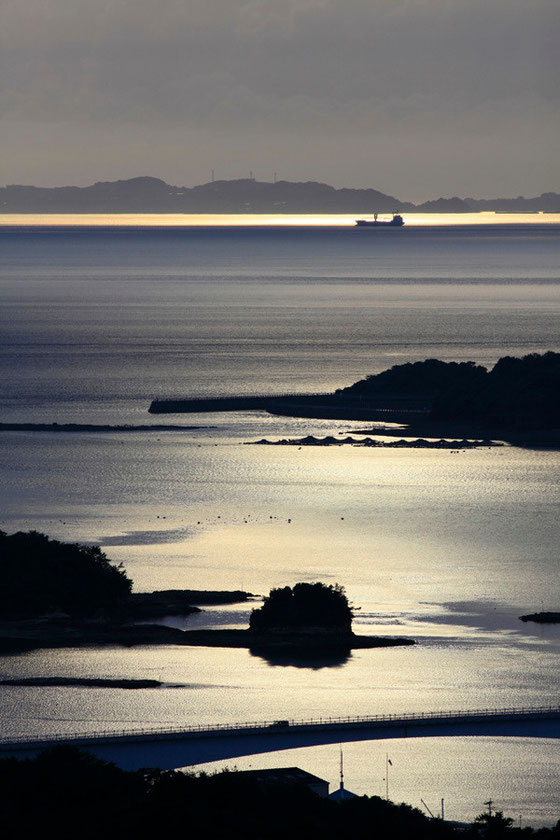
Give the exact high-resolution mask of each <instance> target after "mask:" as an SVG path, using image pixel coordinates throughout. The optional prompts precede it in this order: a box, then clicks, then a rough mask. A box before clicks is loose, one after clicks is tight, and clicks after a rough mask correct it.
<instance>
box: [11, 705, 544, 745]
mask: <svg viewBox="0 0 560 840" xmlns="http://www.w3.org/2000/svg"><path fill="white" fill-rule="evenodd" d="M556 715H560V706H553V705H549V706H537V707H515V706H507V707H503V708H486V709H457V710H451V711H449V710H447V711H438V712H408V713H402V714H401V713H394V714H384V715H348V716H346V717H319V718H307V719H305V718H304V719H300V720H295V719H282V720H265V721H242V722H239V723H216V724H196V725H188V726H172V727H163V726H160V727H148V728H142V729H127V730H111V729H103V730H93V731H89V732H81V733H57V734H55V735H48V736H45V737H42V738H41V737H37V736H36V735H35V736H22V737H16V738H9V737H2V738H0V749H2V748H4V749H6V748H7V747H17V746H20V745H21V746H22V747H25V746H26V745H37V746H39V745H45V746H50V745H54V744H60V743H68V744H71V743H78V742H79V743H83V742H91V741H100V740H109V739H110V740H123V739H126V740H128V739H134V738H149V737H150V736H151V737H154V738H163V737H165V736H171V737H173V736H178V735H181V736H184V737H189V736H190V735H193V736H204V735H206V736H211V735H217V736H219V735H220V734H221V735H225V734H235V733H240V734H241V733H244V734H250V732H263V731H264V730H267V731H269V732H270V731H271V730H276V731H278V732H280V731H285V730H292V731H297V730H299V729H302V728H307V727H313V728H335V727H346V726H353V727H367V726H371V725H381V726H382V725H391V724H392V725H395V726H397V725H399V724H405V725H406V724H407V723H420V724H421V723H424V724H429V723H438V722H445V721H447V722H449V721H451V720H457V721H465V722H468V721H469V720H473V719H474V720H476V719H480V718H500V717H502V718H503V717H548V716H556Z"/></svg>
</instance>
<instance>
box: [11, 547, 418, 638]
mask: <svg viewBox="0 0 560 840" xmlns="http://www.w3.org/2000/svg"><path fill="white" fill-rule="evenodd" d="M0 557H1V558H2V559H1V561H0V573H1V574H2V580H3V586H2V587H1V588H0V651H2V652H11V653H17V652H21V651H25V650H31V649H34V648H52V647H78V646H82V645H106V644H121V645H127V646H130V645H139V644H142V645H150V644H153V645H157V644H178V645H196V646H204V647H239V648H248V649H249V650H251V651H253V652H255V653H257V654H258V655H261V653H263V654H264V655H266V652H267V651H271V652H273V653H278V652H287V653H292V652H302V651H304V652H306V653H307V654H337V655H344V654H346V653H349V652H350V651H351V650H352V649H354V648H373V647H387V646H393V645H411V644H414V641H413V640H412V639H405V638H388V637H376V636H357V635H355V634H354V633H353V632H352V616H353V611H352V607H351V606H350V605H349V603H348V599H347V597H346V594H345V592H344V589H343V588H342V587H341V586H338V585H337V584H335V585H327V584H323V583H297V584H296V585H295V586H294V587H293V588H291V587H289V586H287V587H284V588H282V589H273V590H272V591H271V592H270V595H269V596H268V597H267V598H265V599H264V603H263V605H262V607H260V608H257V609H254V610H253V611H252V613H251V618H250V623H249V627H248V629H246V630H242V629H240V630H179V629H176V628H173V627H166V626H164V625H161V624H151V623H146V622H149V621H150V620H152V621H153V620H154V619H157V618H163V617H164V616H169V615H181V616H186V615H189V614H191V613H193V612H198V611H199V607H198V606H195V605H196V604H198V605H209V604H232V603H239V602H243V601H248V600H250V599H253V598H254V597H255V596H254V595H252V594H251V593H250V592H243V591H239V590H238V591H233V592H224V591H222V592H207V591H200V590H166V591H159V592H150V593H139V594H133V593H132V581H131V580H130V578H129V577H128V576H127V575H126V573H125V571H124V568H123V567H122V565H114V564H112V563H111V561H110V560H109V559H108V558H107V557H106V555H105V554H104V552H103V551H101V549H100V548H99V547H98V546H87V545H80V544H78V543H62V542H59V541H58V540H51V539H49V537H47V536H46V535H45V534H40V533H38V532H36V531H30V532H28V533H23V532H19V533H16V534H12V535H8V534H6V533H4V532H3V531H0Z"/></svg>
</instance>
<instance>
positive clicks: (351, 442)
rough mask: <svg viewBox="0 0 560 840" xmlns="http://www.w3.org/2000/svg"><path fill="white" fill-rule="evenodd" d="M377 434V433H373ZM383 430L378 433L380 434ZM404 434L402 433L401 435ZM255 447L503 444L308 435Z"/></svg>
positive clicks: (453, 447)
mask: <svg viewBox="0 0 560 840" xmlns="http://www.w3.org/2000/svg"><path fill="white" fill-rule="evenodd" d="M373 433H375V431H374V432H373ZM380 433H381V430H380V431H379V432H377V434H380ZM401 434H402V433H401ZM251 444H252V445H255V446H298V447H301V446H363V447H368V448H371V447H376V448H380V449H449V450H457V449H476V448H478V447H482V446H483V447H485V448H486V447H489V446H503V443H496V442H495V441H492V440H467V439H463V440H444V439H443V438H442V439H441V440H424V439H423V438H419V439H416V440H404V439H401V440H392V441H385V440H375V439H373V438H370V437H366V438H353V437H351V436H348V437H345V438H342V437H341V438H335V437H333V436H332V435H330V436H328V437H324V438H316V437H313V435H307V437H303V438H283V439H282V440H267V439H266V438H262V440H256V441H247V445H251Z"/></svg>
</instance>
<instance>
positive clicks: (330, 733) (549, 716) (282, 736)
mask: <svg viewBox="0 0 560 840" xmlns="http://www.w3.org/2000/svg"><path fill="white" fill-rule="evenodd" d="M459 735H469V736H515V737H527V738H560V706H540V707H538V708H525V709H519V708H517V709H516V708H503V709H476V710H470V711H447V712H424V713H416V714H394V715H372V716H365V717H337V718H315V719H310V720H276V721H260V722H259V721H256V722H255V721H253V722H244V723H236V724H228V725H225V724H216V725H211V726H188V727H173V728H171V729H143V730H139V731H138V730H137V731H132V732H131V731H128V732H90V733H87V734H82V735H56V736H54V737H50V738H45V739H43V740H37V739H31V738H21V739H18V740H12V741H9V740H0V758H4V757H8V756H16V757H19V758H24V757H33V756H34V755H37V754H38V753H39V752H41V750H44V749H47V748H50V747H54V746H56V745H60V744H65V745H68V746H73V747H78V748H79V749H83V750H87V751H88V752H90V753H93V754H94V755H96V756H98V757H99V758H102V759H104V760H106V761H112V762H114V763H115V764H117V765H118V766H119V767H122V768H124V769H126V770H137V769H139V768H141V767H159V768H161V769H164V770H170V769H173V768H177V767H190V766H194V765H197V764H204V763H205V762H208V761H220V760H225V759H229V758H237V757H239V756H244V755H256V754H258V753H265V752H276V751H277V750H289V749H296V748H299V747H312V746H319V745H321V744H339V743H347V742H350V741H373V740H385V739H390V738H419V737H438V738H439V737H444V736H459Z"/></svg>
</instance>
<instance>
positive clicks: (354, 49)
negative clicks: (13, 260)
mask: <svg viewBox="0 0 560 840" xmlns="http://www.w3.org/2000/svg"><path fill="white" fill-rule="evenodd" d="M559 21H560V2H559V0H0V56H1V65H0V80H1V81H0V107H1V110H0V115H1V118H2V126H1V137H2V155H1V170H0V182H2V183H36V184H42V185H58V184H77V185H85V184H88V183H91V182H93V181H95V180H113V179H116V178H127V177H132V176H134V175H141V174H146V175H154V176H157V177H161V178H164V179H165V180H167V181H169V182H171V183H174V184H179V185H187V186H192V185H194V184H198V183H203V182H205V181H208V180H210V173H211V170H212V169H214V170H215V174H216V177H217V178H218V177H222V178H237V177H245V176H247V175H248V174H249V171H250V170H252V171H253V174H254V176H255V177H257V178H258V179H260V180H272V177H273V173H274V172H275V171H276V172H277V175H278V178H284V179H287V180H320V181H325V182H327V183H331V184H333V185H335V186H352V187H364V186H370V187H375V188H377V189H380V190H383V191H384V192H390V193H392V194H394V195H397V196H398V197H401V198H403V199H404V198H409V199H412V200H415V199H417V200H418V199H425V198H433V197H437V196H439V195H454V194H459V195H462V196H467V195H475V196H481V197H483V196H493V195H506V196H516V195H519V194H525V195H536V194H538V193H540V192H542V191H545V190H557V191H560V172H559V163H558V148H559V145H560V144H559V137H560V130H559V129H560V120H559V113H560V109H559V107H558V105H559V103H558V100H559V91H560V73H559V55H560V50H559V48H558V44H559V43H560V38H559V35H560V26H559Z"/></svg>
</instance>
